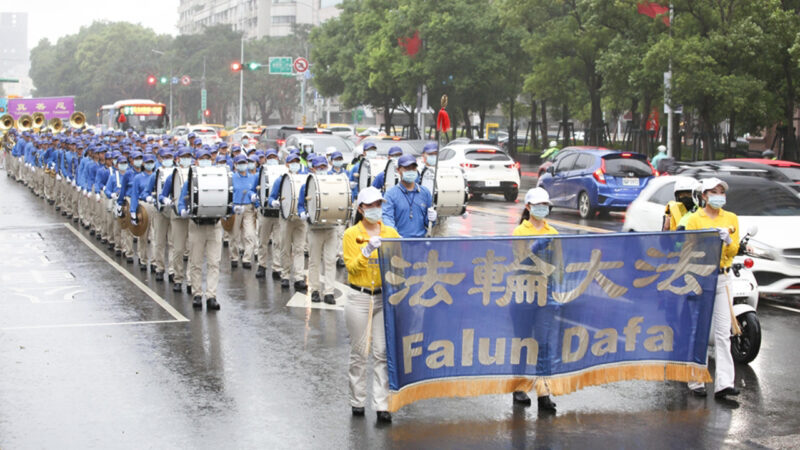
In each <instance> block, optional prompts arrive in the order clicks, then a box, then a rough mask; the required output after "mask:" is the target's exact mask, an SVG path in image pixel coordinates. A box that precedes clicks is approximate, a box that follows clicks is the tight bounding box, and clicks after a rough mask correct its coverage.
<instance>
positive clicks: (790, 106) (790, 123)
mask: <svg viewBox="0 0 800 450" xmlns="http://www.w3.org/2000/svg"><path fill="white" fill-rule="evenodd" d="M783 73H784V78H786V92H787V94H786V95H784V96H783V97H784V100H785V102H786V103H785V104H784V107H783V120H784V121H785V122H786V126H787V129H786V136H785V140H784V145H783V152H781V153H780V154H778V158H779V159H792V160H794V161H797V160H798V157H800V155H798V150H797V139H796V137H795V129H794V92H795V91H794V78H793V77H792V69H791V67H790V62H789V58H788V55H785V56H784V58H783Z"/></svg>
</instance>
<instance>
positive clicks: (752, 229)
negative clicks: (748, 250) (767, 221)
mask: <svg viewBox="0 0 800 450" xmlns="http://www.w3.org/2000/svg"><path fill="white" fill-rule="evenodd" d="M747 234H748V235H749V236H750V237H753V236H755V235H756V234H758V225H751V226H750V228H748V229H747Z"/></svg>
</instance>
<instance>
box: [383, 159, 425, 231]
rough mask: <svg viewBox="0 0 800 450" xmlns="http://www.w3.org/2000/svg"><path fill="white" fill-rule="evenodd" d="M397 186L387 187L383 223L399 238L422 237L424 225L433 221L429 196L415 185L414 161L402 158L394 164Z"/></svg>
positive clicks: (417, 184)
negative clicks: (397, 234)
mask: <svg viewBox="0 0 800 450" xmlns="http://www.w3.org/2000/svg"><path fill="white" fill-rule="evenodd" d="M397 165H398V169H397V172H398V173H399V174H400V183H399V184H397V185H396V186H394V187H392V188H389V190H387V191H386V195H385V196H384V199H385V201H384V202H383V223H384V225H388V226H390V227H392V228H394V229H396V230H397V232H398V233H399V234H400V236H402V237H404V238H408V237H424V236H425V234H426V232H427V227H428V224H429V223H430V224H433V223H435V222H436V210H435V209H434V208H433V197H432V196H431V193H430V191H428V189H427V188H425V187H423V186H420V185H419V183H417V179H418V178H419V173H418V172H417V160H416V158H414V157H413V156H411V155H403V156H401V157H400V159H399V160H398V162H397Z"/></svg>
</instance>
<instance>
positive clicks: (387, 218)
mask: <svg viewBox="0 0 800 450" xmlns="http://www.w3.org/2000/svg"><path fill="white" fill-rule="evenodd" d="M397 172H398V173H399V174H400V183H398V184H397V185H396V186H393V187H391V188H390V189H389V190H388V191H386V197H385V202H384V204H383V223H385V224H386V225H387V226H390V227H392V228H396V229H397V231H398V232H399V233H400V235H401V236H403V237H404V238H407V237H424V236H425V233H426V231H427V228H426V225H427V222H434V223H435V222H436V210H435V209H433V197H432V196H431V193H430V191H428V189H427V188H425V187H423V186H420V185H419V184H418V183H417V178H419V173H418V172H417V160H416V159H415V158H414V157H413V156H411V155H403V156H401V157H400V159H399V160H398V162H397ZM345 262H346V261H345Z"/></svg>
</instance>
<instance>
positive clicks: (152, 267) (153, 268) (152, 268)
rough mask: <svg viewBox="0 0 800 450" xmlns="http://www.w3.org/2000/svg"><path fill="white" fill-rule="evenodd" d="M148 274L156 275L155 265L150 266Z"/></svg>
mask: <svg viewBox="0 0 800 450" xmlns="http://www.w3.org/2000/svg"><path fill="white" fill-rule="evenodd" d="M150 272H153V273H156V265H155V264H150ZM162 278H163V277H162Z"/></svg>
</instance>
